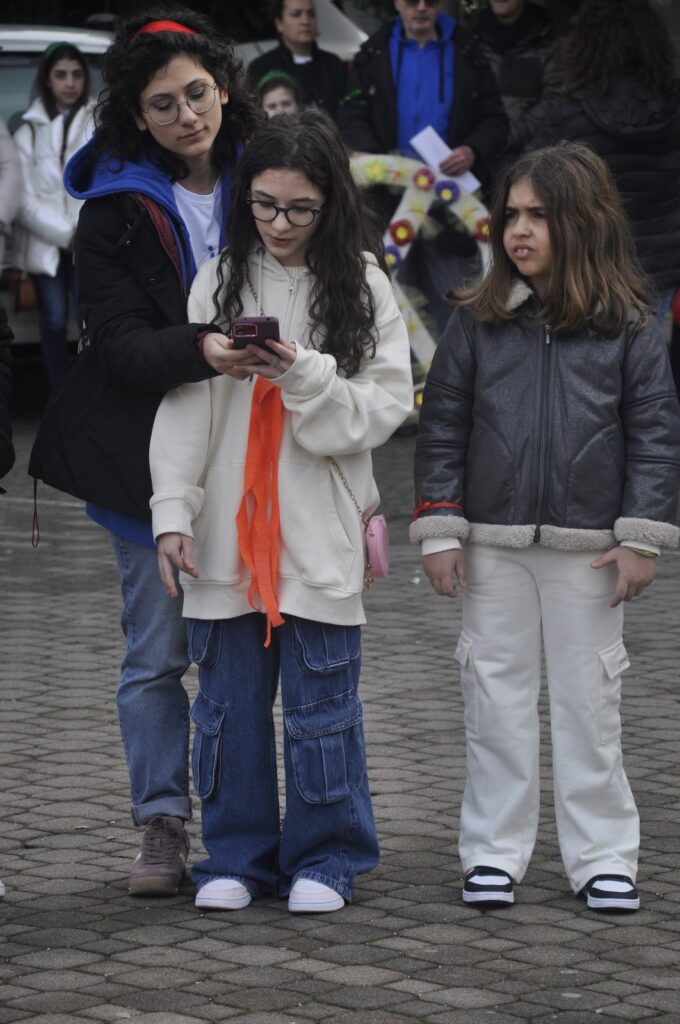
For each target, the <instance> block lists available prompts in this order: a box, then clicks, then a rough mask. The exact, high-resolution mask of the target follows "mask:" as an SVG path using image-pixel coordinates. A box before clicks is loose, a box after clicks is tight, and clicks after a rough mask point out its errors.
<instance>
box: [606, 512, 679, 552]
mask: <svg viewBox="0 0 680 1024" xmlns="http://www.w3.org/2000/svg"><path fill="white" fill-rule="evenodd" d="M614 536H615V537H616V539H617V540H618V541H622V540H632V541H635V542H636V543H638V544H645V542H646V543H648V544H656V546H657V547H659V548H677V547H678V545H679V544H680V527H678V526H674V525H673V523H662V522H660V521H659V520H658V519H634V518H632V517H631V518H626V517H623V516H622V517H621V519H617V520H616V522H615V523H614Z"/></svg>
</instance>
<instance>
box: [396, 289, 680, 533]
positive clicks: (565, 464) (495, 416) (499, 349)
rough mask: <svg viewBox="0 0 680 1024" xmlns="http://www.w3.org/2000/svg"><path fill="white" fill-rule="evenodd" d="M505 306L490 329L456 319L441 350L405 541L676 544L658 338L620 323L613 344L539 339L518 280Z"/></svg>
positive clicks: (670, 403) (675, 410) (672, 460)
mask: <svg viewBox="0 0 680 1024" xmlns="http://www.w3.org/2000/svg"><path fill="white" fill-rule="evenodd" d="M509 308H510V309H516V310H517V315H516V319H514V320H511V321H509V322H508V323H506V324H503V325H502V326H499V325H495V324H482V323H480V322H478V321H477V320H475V319H474V318H473V316H472V314H471V313H470V312H469V311H468V310H465V309H461V308H459V309H457V310H456V311H455V312H454V314H453V316H452V318H451V321H450V322H449V325H448V327H447V329H446V332H445V334H444V336H443V338H442V340H441V341H440V343H439V346H438V348H437V351H436V353H435V356H434V359H433V360H432V366H431V368H430V372H429V374H428V378H427V384H426V386H425V391H424V396H423V404H422V408H421V411H420V418H419V427H418V441H417V445H416V458H415V485H416V495H417V498H416V500H417V510H416V515H417V518H416V520H415V522H414V523H413V524H412V525H411V539H412V541H413V542H414V543H416V542H419V541H422V540H423V539H425V538H426V537H459V538H461V539H465V538H466V537H468V536H469V538H470V540H471V541H473V542H477V543H484V544H492V545H496V546H499V547H517V548H521V547H527V546H529V545H530V544H531V543H532V542H535V541H538V542H540V543H541V544H544V545H546V546H548V547H553V548H560V549H563V550H575V551H585V550H596V551H599V550H604V549H606V548H608V547H611V546H612V545H613V544H614V543H615V542H616V541H619V542H620V541H623V540H626V541H633V542H638V543H641V544H644V543H645V542H647V543H651V544H656V545H658V546H660V547H677V545H678V540H679V539H680V529H678V527H677V525H676V523H677V512H678V494H679V491H680V406H679V405H678V400H677V397H676V394H675V388H674V386H673V381H672V378H671V374H670V367H669V365H668V354H667V351H666V345H665V344H664V341H663V339H662V337H661V334H660V332H659V331H658V328H657V327H656V326H655V325H654V324H651V325H650V326H641V324H640V321H639V320H636V319H632V320H631V323H630V324H629V326H628V328H627V329H626V330H625V331H624V332H623V333H622V334H621V335H620V336H618V337H616V338H613V339H606V338H603V337H601V336H597V335H594V334H592V333H590V332H588V331H586V332H582V333H579V334H578V335H553V336H552V337H551V336H550V334H549V332H546V328H545V327H544V326H543V325H542V324H541V323H540V321H539V320H538V318H537V314H538V312H539V309H538V305H537V303H536V300H535V299H534V298H533V293H532V292H531V290H530V289H529V288H528V286H527V285H526V284H524V283H523V282H520V281H518V282H517V284H516V285H515V286H514V287H513V290H512V292H511V297H510V302H509ZM433 506H434V507H433Z"/></svg>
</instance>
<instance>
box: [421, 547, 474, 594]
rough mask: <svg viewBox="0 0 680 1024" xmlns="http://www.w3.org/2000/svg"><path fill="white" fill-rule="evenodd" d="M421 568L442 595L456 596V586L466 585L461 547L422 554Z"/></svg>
mask: <svg viewBox="0 0 680 1024" xmlns="http://www.w3.org/2000/svg"><path fill="white" fill-rule="evenodd" d="M423 570H424V572H425V575H426V576H427V578H428V580H429V581H430V583H431V584H432V586H433V588H434V589H435V591H436V592H437V593H438V594H441V595H442V597H458V588H459V587H461V588H462V589H464V588H465V587H467V583H468V580H467V573H466V571H465V558H464V557H463V552H462V549H461V548H449V550H448V551H436V552H435V553H434V554H433V555H423Z"/></svg>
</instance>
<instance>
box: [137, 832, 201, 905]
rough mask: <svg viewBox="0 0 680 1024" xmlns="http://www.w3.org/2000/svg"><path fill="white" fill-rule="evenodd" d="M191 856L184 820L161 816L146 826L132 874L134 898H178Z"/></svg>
mask: <svg viewBox="0 0 680 1024" xmlns="http://www.w3.org/2000/svg"><path fill="white" fill-rule="evenodd" d="M188 855H189V836H188V835H187V834H186V831H185V829H184V822H183V821H182V819H181V818H170V817H167V816H159V817H157V818H152V819H151V821H150V822H149V824H148V825H147V826H146V829H145V831H144V836H143V838H142V845H141V849H140V851H139V853H138V854H137V856H136V857H135V862H134V864H133V865H132V871H131V872H130V881H129V884H128V892H129V893H130V895H131V896H176V895H177V890H178V889H179V886H180V883H181V881H182V879H183V877H184V867H185V865H186V862H187V857H188Z"/></svg>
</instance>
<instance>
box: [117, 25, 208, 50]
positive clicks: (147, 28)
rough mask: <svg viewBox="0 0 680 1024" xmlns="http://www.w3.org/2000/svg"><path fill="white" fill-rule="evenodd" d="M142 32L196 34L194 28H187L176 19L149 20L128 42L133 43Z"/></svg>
mask: <svg viewBox="0 0 680 1024" xmlns="http://www.w3.org/2000/svg"><path fill="white" fill-rule="evenodd" d="M143 32H184V33H186V34H187V35H190V36H196V35H198V32H196V30H195V29H193V28H189V27H188V26H187V25H180V23H179V22H178V21H150V22H149V23H148V24H147V25H144V26H143V27H142V28H140V29H138V30H137V31H136V32H135V34H134V35H133V37H132V39H131V40H130V43H134V41H135V39H136V38H137V36H141V35H142V33H143ZM130 43H128V46H129V45H130Z"/></svg>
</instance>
